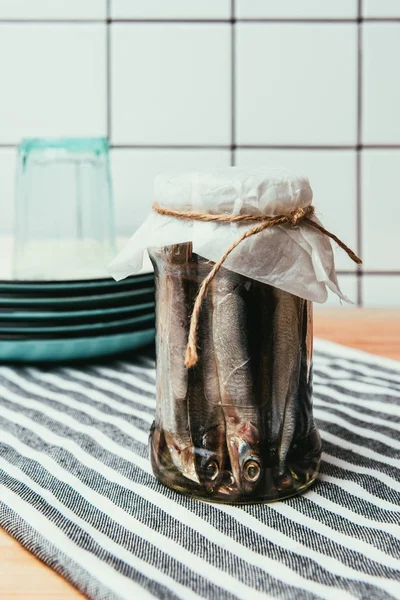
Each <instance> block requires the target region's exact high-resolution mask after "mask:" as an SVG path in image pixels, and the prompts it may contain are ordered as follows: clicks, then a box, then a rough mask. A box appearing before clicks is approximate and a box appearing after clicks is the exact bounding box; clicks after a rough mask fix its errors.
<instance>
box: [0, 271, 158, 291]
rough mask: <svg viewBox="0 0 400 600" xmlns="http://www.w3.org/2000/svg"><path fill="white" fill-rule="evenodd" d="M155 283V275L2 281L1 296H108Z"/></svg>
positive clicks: (0, 285)
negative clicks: (114, 278) (118, 277)
mask: <svg viewBox="0 0 400 600" xmlns="http://www.w3.org/2000/svg"><path fill="white" fill-rule="evenodd" d="M153 283H154V275H153V273H146V274H144V275H134V276H133V277H127V278H126V279H123V280H122V281H118V282H117V281H114V280H113V279H112V278H111V277H110V278H109V279H87V280H74V281H23V280H21V281H18V280H13V281H0V294H2V295H3V294H5V295H9V296H14V295H18V296H21V295H22V294H23V295H26V296H29V297H36V296H39V297H43V296H71V295H72V296H85V295H87V294H89V295H90V294H106V293H112V292H116V291H123V290H128V289H138V288H140V287H144V286H146V287H149V286H150V285H152V284H153Z"/></svg>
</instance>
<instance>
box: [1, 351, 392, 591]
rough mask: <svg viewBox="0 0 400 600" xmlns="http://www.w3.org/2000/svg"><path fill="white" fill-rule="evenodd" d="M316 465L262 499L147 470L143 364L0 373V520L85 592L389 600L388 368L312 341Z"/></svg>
mask: <svg viewBox="0 0 400 600" xmlns="http://www.w3.org/2000/svg"><path fill="white" fill-rule="evenodd" d="M314 368H315V394H314V405H315V416H316V418H317V422H318V426H319V429H320V432H321V435H322V439H323V443H324V452H323V462H322V468H321V475H320V477H319V480H318V481H317V483H316V484H315V485H314V486H313V487H312V488H311V489H310V491H308V492H307V493H306V494H305V495H303V496H299V497H297V498H291V499H289V500H286V501H283V502H277V503H274V504H269V505H265V504H260V505H249V506H240V507H233V506H224V505H213V504H208V503H203V502H200V501H196V500H193V499H190V498H188V497H185V496H182V495H179V494H178V493H175V492H174V491H172V490H169V489H167V488H165V487H163V486H162V485H161V484H160V483H159V482H158V481H157V480H156V479H155V478H154V476H153V475H152V473H151V468H150V464H149V460H148V450H147V437H148V430H149V427H150V424H151V422H152V420H153V413H154V408H155V385H154V381H155V372H154V361H153V360H152V359H151V358H149V357H144V356H142V357H138V358H136V359H135V360H134V362H132V363H128V362H114V363H110V364H108V365H107V366H105V365H104V364H103V365H97V366H93V365H91V366H86V367H81V368H61V367H57V368H47V369H44V368H40V369H39V368H28V367H18V368H11V367H6V366H2V367H0V525H1V526H2V527H4V528H5V529H6V530H7V531H8V532H9V533H10V534H11V535H13V536H14V537H15V538H16V539H17V540H19V541H20V542H21V543H22V544H23V545H24V546H25V547H26V548H28V549H29V550H30V551H31V552H33V553H34V554H35V555H36V556H38V557H39V558H40V559H41V560H43V561H44V562H45V563H47V564H48V565H50V566H51V567H53V568H54V569H55V570H56V571H57V572H58V573H60V574H61V575H63V576H64V577H65V578H66V579H68V580H69V581H70V582H72V583H73V584H74V585H75V586H76V587H77V588H79V589H80V590H81V591H82V592H83V593H84V594H86V595H87V596H88V597H89V598H95V599H96V600H117V599H122V598H124V599H128V600H133V599H138V600H141V599H142V598H143V599H144V598H153V597H157V598H164V599H171V600H172V599H174V600H175V599H177V598H181V599H183V600H192V599H198V598H208V599H213V600H214V599H215V600H220V599H221V600H234V599H237V598H241V599H242V600H253V599H258V598H282V599H285V600H289V599H293V600H306V599H307V600H311V599H316V598H327V599H333V600H346V599H347V598H363V599H366V600H389V599H393V598H400V519H399V516H400V461H399V458H400V439H399V438H400V436H399V432H400V363H399V364H397V363H395V362H392V361H389V360H385V359H378V358H375V357H372V356H369V355H367V354H363V353H361V352H357V351H353V350H349V349H346V348H342V347H340V346H336V345H334V344H329V343H328V342H317V343H316V352H315V362H314Z"/></svg>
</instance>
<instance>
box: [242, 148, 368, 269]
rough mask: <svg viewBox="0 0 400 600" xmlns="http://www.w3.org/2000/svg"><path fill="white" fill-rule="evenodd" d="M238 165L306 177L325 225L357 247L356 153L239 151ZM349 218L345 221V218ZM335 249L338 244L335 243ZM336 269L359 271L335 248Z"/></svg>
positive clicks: (341, 251) (351, 245)
mask: <svg viewBox="0 0 400 600" xmlns="http://www.w3.org/2000/svg"><path fill="white" fill-rule="evenodd" d="M236 162H237V164H238V165H241V166H247V165H276V166H285V167H286V168H288V169H291V170H293V171H294V172H295V173H300V174H303V173H304V174H306V175H307V176H308V178H309V180H310V183H311V187H312V189H313V193H314V204H315V206H316V207H317V212H318V216H319V217H320V219H321V220H322V223H323V224H324V225H325V227H326V228H327V229H329V230H330V231H334V232H335V233H336V235H338V236H339V237H340V238H341V239H342V240H344V241H345V242H346V243H347V244H348V245H349V246H350V247H352V248H355V247H356V239H357V238H356V231H357V224H356V207H355V203H354V197H355V194H356V153H355V152H353V151H351V150H347V151H337V150H323V151H321V150H238V151H237V154H236ZM343 214H345V215H346V218H345V219H343V217H342V215H343ZM334 246H335V244H334ZM335 263H336V268H338V269H344V270H347V271H349V270H350V271H351V270H355V266H354V263H353V262H352V261H351V260H350V259H349V258H348V256H347V254H346V253H345V252H344V251H343V250H342V249H341V248H338V247H336V248H335Z"/></svg>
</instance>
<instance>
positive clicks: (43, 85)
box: [0, 23, 106, 143]
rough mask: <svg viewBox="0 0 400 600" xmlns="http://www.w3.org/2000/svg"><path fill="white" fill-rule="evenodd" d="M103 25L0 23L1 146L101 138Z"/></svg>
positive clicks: (103, 131)
mask: <svg viewBox="0 0 400 600" xmlns="http://www.w3.org/2000/svg"><path fill="white" fill-rule="evenodd" d="M105 33H106V29H105V26H104V25H87V24H78V25H71V24H66V25H64V24H60V23H57V24H37V23H36V24H35V25H31V24H28V23H23V24H15V23H12V24H9V23H0V72H1V93H0V143H18V142H19V140H20V139H21V138H22V137H34V136H40V137H45V136H65V135H69V136H75V135H76V136H99V135H100V136H101V135H105V133H106V127H105V116H106V103H105V94H106V73H105V69H104V65H105V61H106V50H105Z"/></svg>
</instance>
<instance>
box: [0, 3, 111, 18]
mask: <svg viewBox="0 0 400 600" xmlns="http://www.w3.org/2000/svg"><path fill="white" fill-rule="evenodd" d="M106 3H107V0H0V19H43V20H47V19H105V18H106Z"/></svg>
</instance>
